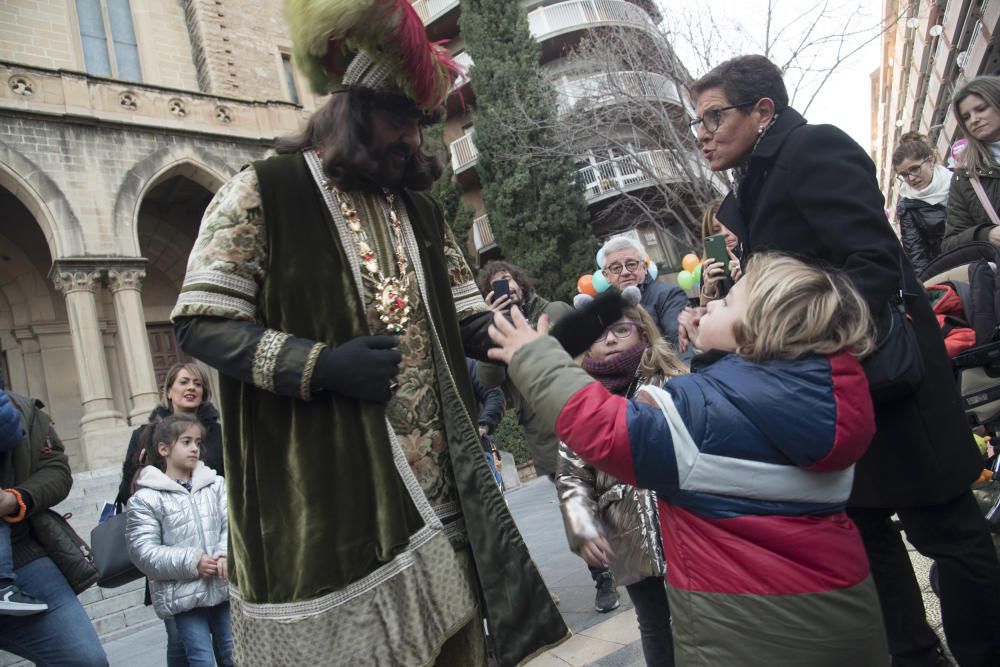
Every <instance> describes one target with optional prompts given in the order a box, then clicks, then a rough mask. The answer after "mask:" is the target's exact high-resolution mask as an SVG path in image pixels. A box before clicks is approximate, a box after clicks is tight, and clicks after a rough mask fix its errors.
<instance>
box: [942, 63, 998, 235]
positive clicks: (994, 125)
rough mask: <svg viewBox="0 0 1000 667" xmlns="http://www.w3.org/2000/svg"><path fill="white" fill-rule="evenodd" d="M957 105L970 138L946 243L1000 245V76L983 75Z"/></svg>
mask: <svg viewBox="0 0 1000 667" xmlns="http://www.w3.org/2000/svg"><path fill="white" fill-rule="evenodd" d="M952 109H953V110H954V112H955V116H956V117H957V118H958V126H959V128H961V130H962V134H964V135H965V139H966V140H967V141H968V144H967V145H966V147H965V152H963V153H962V157H961V163H960V165H959V168H958V169H956V170H955V175H954V177H953V178H952V181H951V194H950V196H949V202H948V220H947V225H946V226H945V231H944V243H942V246H943V248H944V249H945V250H952V249H954V248H957V247H958V246H960V245H964V244H966V243H971V242H972V241H989V242H990V243H992V244H994V245H1000V226H998V225H997V224H996V221H997V207H998V206H1000V77H996V76H977V77H976V78H975V79H973V80H972V81H970V82H969V83H967V84H965V86H963V87H962V88H960V89H959V91H958V92H957V93H955V97H954V99H953V100H952ZM977 190H978V192H977ZM984 200H985V201H984Z"/></svg>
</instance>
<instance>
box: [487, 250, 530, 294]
mask: <svg viewBox="0 0 1000 667" xmlns="http://www.w3.org/2000/svg"><path fill="white" fill-rule="evenodd" d="M503 271H506V272H507V273H509V274H510V277H511V278H513V279H514V282H516V283H517V286H518V287H520V288H521V293H522V294H524V298H525V300H527V299H528V298H529V297H530V296H531V295H532V293H533V292H534V290H535V286H534V284H533V283H532V282H531V278H529V277H528V274H527V273H525V272H524V269H522V268H521V267H519V266H517V265H516V264H511V263H510V262H504V261H502V260H498V259H497V260H493V261H492V262H487V263H486V266H484V267H483V268H481V269H479V273H477V274H476V286H478V287H479V291H480V292H482V294H483V296H486V295H487V294H489V293H490V290H491V289H493V288H492V287H491V286H490V278H491V277H493V276H495V275H496V274H498V273H501V272H503Z"/></svg>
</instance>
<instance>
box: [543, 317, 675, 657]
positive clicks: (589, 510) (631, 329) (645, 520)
mask: <svg viewBox="0 0 1000 667" xmlns="http://www.w3.org/2000/svg"><path fill="white" fill-rule="evenodd" d="M583 368H584V370H586V371H587V372H589V373H590V374H591V375H593V376H594V378H596V379H597V380H598V381H599V382H601V383H602V384H603V385H604V386H605V387H606V388H607V389H608V391H611V392H613V393H616V394H621V395H623V396H631V395H632V394H633V393H634V392H635V391H636V389H638V387H639V386H641V385H644V384H656V385H661V384H663V382H664V381H665V380H667V379H668V378H670V377H673V376H677V375H683V374H685V373H687V369H686V368H685V366H684V364H683V363H682V362H681V361H680V360H679V359H678V358H677V356H676V355H675V354H674V353H673V351H672V350H671V348H670V347H669V346H668V345H667V343H666V341H664V340H663V338H662V337H661V336H660V333H659V330H658V328H657V326H656V323H655V322H654V320H653V318H652V316H651V315H649V313H647V312H646V311H645V310H644V309H643V308H642V307H640V306H638V305H633V306H631V307H629V308H626V309H625V316H624V317H623V318H622V319H620V320H618V321H617V322H615V323H614V324H612V325H611V326H610V327H608V329H607V330H606V331H605V332H604V335H603V337H602V338H599V339H598V340H597V342H595V343H594V344H593V345H592V346H591V348H590V350H589V351H588V352H587V354H586V356H585V357H584V359H583ZM555 483H556V491H557V492H558V493H559V504H560V507H561V508H562V514H563V524H564V525H565V528H566V538H567V539H568V540H569V544H570V548H571V549H572V550H573V552H574V553H576V554H577V555H578V556H580V557H581V558H583V559H584V560H585V561H586V562H587V565H589V566H590V567H591V568H592V569H593V568H599V567H602V566H607V567H608V569H610V574H602V575H601V576H613V577H614V581H615V582H617V584H618V585H621V586H625V590H626V591H628V594H629V597H630V598H631V599H632V604H633V605H634V606H635V612H636V616H637V618H638V621H639V634H640V637H641V639H642V652H643V654H644V656H645V658H646V664H647V665H649V666H650V667H653V666H656V667H668V666H671V665H673V664H674V646H673V636H672V634H671V632H670V607H669V606H668V604H667V596H666V589H665V587H664V577H665V575H666V567H665V564H664V558H663V546H662V544H661V542H660V523H659V515H658V513H657V509H656V502H657V501H656V494H655V493H654V492H652V491H646V490H642V489H637V488H636V487H634V486H630V485H628V484H625V483H624V482H622V481H620V480H617V479H615V478H614V477H612V476H611V475H609V474H607V473H605V472H601V471H598V470H596V469H595V468H594V467H593V466H591V465H588V464H587V463H585V462H584V461H583V459H581V458H580V457H579V456H577V455H576V454H575V453H573V452H572V451H571V450H570V449H569V448H568V447H567V446H566V445H565V444H562V443H560V445H559V460H558V463H557V471H556V478H555Z"/></svg>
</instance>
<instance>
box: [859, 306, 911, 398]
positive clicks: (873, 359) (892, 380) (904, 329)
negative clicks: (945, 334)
mask: <svg viewBox="0 0 1000 667" xmlns="http://www.w3.org/2000/svg"><path fill="white" fill-rule="evenodd" d="M875 327H876V338H875V351H874V352H872V353H871V354H870V355H868V356H867V357H866V358H865V359H864V361H863V362H862V366H863V367H864V369H865V375H867V376H868V387H869V390H870V392H871V396H872V401H873V402H874V403H875V404H876V405H878V404H881V403H887V402H889V401H895V400H897V399H900V398H904V397H906V396H909V395H910V394H913V393H914V392H915V391H916V390H917V389H918V388H919V387H920V383H921V382H922V381H923V379H924V370H925V369H924V357H923V354H921V352H920V345H919V343H918V342H917V332H916V331H914V330H913V323H912V322H910V317H909V315H908V314H907V312H906V298H905V294H904V293H903V291H902V290H900V291H899V293H898V294H897V295H896V296H894V297H893V299H892V300H891V301H890V302H889V304H888V306H887V308H886V310H884V311H883V312H882V315H881V317H880V318H879V319H878V321H877V322H875Z"/></svg>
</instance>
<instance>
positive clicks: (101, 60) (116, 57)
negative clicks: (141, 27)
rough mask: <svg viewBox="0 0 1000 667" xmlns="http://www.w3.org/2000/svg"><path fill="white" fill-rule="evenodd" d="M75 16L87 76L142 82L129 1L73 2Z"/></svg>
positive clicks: (77, 0) (137, 46)
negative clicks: (78, 26) (78, 27)
mask: <svg viewBox="0 0 1000 667" xmlns="http://www.w3.org/2000/svg"><path fill="white" fill-rule="evenodd" d="M76 16H77V20H78V21H79V25H80V40H81V42H82V43H83V62H84V66H85V67H86V69H87V72H88V73H89V74H94V75H96V76H107V77H111V78H115V79H123V80H125V81H142V70H141V69H140V67H139V45H138V43H137V42H136V39H135V27H134V26H133V25H132V8H131V7H130V6H129V0H76ZM109 35H110V39H109Z"/></svg>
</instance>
